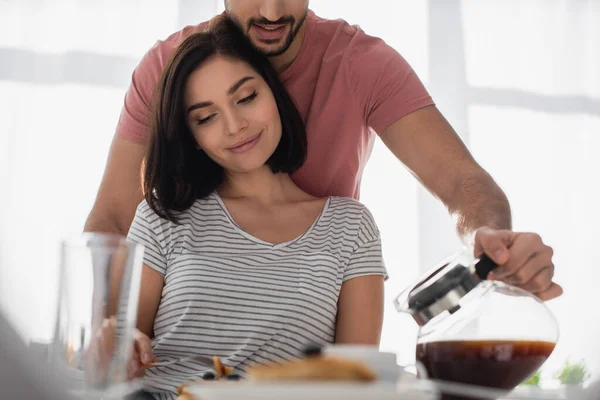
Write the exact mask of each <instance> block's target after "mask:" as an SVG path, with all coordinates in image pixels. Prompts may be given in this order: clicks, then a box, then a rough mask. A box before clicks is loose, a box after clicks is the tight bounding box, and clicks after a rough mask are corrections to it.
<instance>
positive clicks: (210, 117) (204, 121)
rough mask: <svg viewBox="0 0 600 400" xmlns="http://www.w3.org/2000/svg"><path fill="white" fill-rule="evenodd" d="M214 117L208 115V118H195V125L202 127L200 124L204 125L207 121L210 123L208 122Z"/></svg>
mask: <svg viewBox="0 0 600 400" xmlns="http://www.w3.org/2000/svg"><path fill="white" fill-rule="evenodd" d="M214 115H215V114H211V115H209V116H208V117H206V118H197V119H196V123H197V125H202V124H205V123H207V122H208V121H210V120H211V119H212V118H213V116H214Z"/></svg>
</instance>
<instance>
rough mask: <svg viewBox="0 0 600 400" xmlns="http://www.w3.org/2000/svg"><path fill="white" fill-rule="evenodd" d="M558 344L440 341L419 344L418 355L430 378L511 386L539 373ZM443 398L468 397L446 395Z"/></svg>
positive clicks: (474, 383)
mask: <svg viewBox="0 0 600 400" xmlns="http://www.w3.org/2000/svg"><path fill="white" fill-rule="evenodd" d="M555 345H556V344H555V343H551V342H539V341H503V340H498V341H495V340H474V341H439V342H429V343H421V344H418V345H417V355H416V358H417V360H418V361H420V362H421V363H423V365H424V366H425V368H426V369H427V372H428V373H429V378H430V379H436V380H443V381H451V382H459V383H465V384H469V385H477V386H487V387H492V388H498V389H508V390H510V389H514V388H515V387H516V386H517V385H519V384H520V383H521V382H523V381H524V380H525V379H527V378H528V377H529V376H531V375H532V374H533V373H535V371H537V370H538V369H539V368H540V367H541V365H542V364H543V363H544V362H545V361H546V359H547V358H548V357H549V356H550V354H551V353H552V351H553V350H554V347H555ZM442 399H443V400H455V399H465V397H464V396H460V397H457V396H452V395H444V396H442Z"/></svg>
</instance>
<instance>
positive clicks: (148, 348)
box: [129, 329, 157, 379]
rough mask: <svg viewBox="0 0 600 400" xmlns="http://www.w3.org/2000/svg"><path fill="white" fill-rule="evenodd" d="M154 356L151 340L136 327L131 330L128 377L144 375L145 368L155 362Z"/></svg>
mask: <svg viewBox="0 0 600 400" xmlns="http://www.w3.org/2000/svg"><path fill="white" fill-rule="evenodd" d="M156 360H157V359H156V356H154V354H153V353H152V340H151V339H150V338H149V337H148V335H146V334H145V333H143V332H142V331H140V330H139V329H136V330H135V331H134V332H133V349H132V352H131V361H130V362H129V379H134V378H141V377H143V376H144V372H145V371H146V368H148V367H149V366H151V365H152V363H153V362H155V361H156Z"/></svg>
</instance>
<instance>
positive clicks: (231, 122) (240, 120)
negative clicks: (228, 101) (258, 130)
mask: <svg viewBox="0 0 600 400" xmlns="http://www.w3.org/2000/svg"><path fill="white" fill-rule="evenodd" d="M225 123H226V127H227V132H228V133H229V134H230V135H235V134H237V133H239V132H241V131H242V130H244V129H245V128H247V127H248V120H247V119H246V118H245V117H244V116H243V115H242V114H241V113H239V112H236V111H229V112H227V113H225Z"/></svg>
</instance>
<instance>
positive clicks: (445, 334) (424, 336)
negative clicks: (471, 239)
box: [394, 253, 558, 399]
mask: <svg viewBox="0 0 600 400" xmlns="http://www.w3.org/2000/svg"><path fill="white" fill-rule="evenodd" d="M496 267H497V265H496V264H495V263H494V262H493V261H492V260H491V259H490V258H489V257H488V256H486V255H483V256H481V257H480V258H478V259H475V260H473V259H472V257H468V256H467V254H466V253H462V254H458V255H455V256H452V257H450V258H449V259H447V260H445V261H443V262H442V263H441V264H439V265H438V266H436V267H434V268H433V269H432V270H431V271H429V273H427V274H425V275H424V276H423V277H422V278H421V279H419V280H418V281H417V283H416V284H414V285H412V286H410V287H409V288H407V289H406V290H405V291H404V292H402V293H401V294H400V295H399V296H398V297H397V298H396V299H395V301H394V302H395V305H396V309H397V310H398V311H400V312H406V313H409V314H410V315H411V316H412V317H413V319H414V320H415V321H416V322H417V324H418V325H419V334H418V339H417V349H416V361H417V367H418V370H419V376H421V377H425V376H424V375H427V376H426V377H427V378H429V379H433V380H438V381H447V382H455V383H462V384H468V385H476V386H482V387H490V388H496V389H504V390H512V389H514V388H515V387H516V386H517V385H519V384H520V383H521V382H522V381H524V380H525V379H527V378H528V377H529V376H531V375H532V374H533V373H535V372H536V371H537V370H538V369H539V368H540V366H541V365H542V364H543V363H544V362H545V361H546V359H547V358H548V357H549V356H550V354H551V353H552V351H553V350H554V347H555V345H556V342H557V340H558V324H557V322H556V319H555V318H554V315H553V314H552V312H551V311H550V310H549V309H548V308H547V307H546V305H545V304H544V303H543V302H542V301H541V300H540V299H538V298H537V297H536V296H534V295H533V294H531V293H529V292H527V291H524V290H522V289H520V288H517V287H514V286H510V285H507V284H505V283H502V282H498V281H491V280H487V279H486V278H487V275H488V273H489V272H490V271H492V270H493V269H494V268H496ZM442 398H443V399H454V398H455V397H452V396H449V395H445V396H443V397H442ZM456 398H458V397H456Z"/></svg>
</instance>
